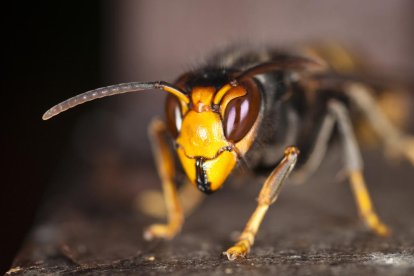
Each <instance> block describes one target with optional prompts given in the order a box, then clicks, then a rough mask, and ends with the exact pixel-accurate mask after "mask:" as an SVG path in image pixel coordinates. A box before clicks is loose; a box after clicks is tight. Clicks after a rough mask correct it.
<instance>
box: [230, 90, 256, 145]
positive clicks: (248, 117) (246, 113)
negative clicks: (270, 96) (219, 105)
mask: <svg viewBox="0 0 414 276" xmlns="http://www.w3.org/2000/svg"><path fill="white" fill-rule="evenodd" d="M247 86H248V87H246V86H245V89H246V91H247V93H246V95H245V96H242V97H237V98H235V99H233V100H231V101H230V102H229V103H228V104H227V106H226V107H225V112H224V118H223V119H224V120H223V121H224V122H223V127H224V134H225V136H226V138H227V139H228V140H230V141H232V142H238V141H240V140H241V139H243V137H245V136H246V134H247V133H248V132H249V130H250V129H251V128H252V127H253V125H254V123H255V122H256V119H257V116H258V114H259V110H260V93H259V92H258V90H257V87H256V85H254V86H253V84H252V83H249V85H247ZM249 88H250V89H254V90H249Z"/></svg>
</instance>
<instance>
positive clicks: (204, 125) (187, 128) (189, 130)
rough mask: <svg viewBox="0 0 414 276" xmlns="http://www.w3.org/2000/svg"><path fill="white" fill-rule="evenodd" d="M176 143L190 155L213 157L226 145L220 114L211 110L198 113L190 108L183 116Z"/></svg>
mask: <svg viewBox="0 0 414 276" xmlns="http://www.w3.org/2000/svg"><path fill="white" fill-rule="evenodd" d="M177 143H178V144H179V145H180V146H181V147H183V148H184V149H185V153H186V154H187V155H188V156H190V157H195V156H200V157H203V158H206V159H209V158H213V157H214V156H215V155H216V154H217V152H218V151H219V150H220V149H221V148H223V147H225V146H228V145H229V143H228V142H227V140H226V137H225V136H224V132H223V126H222V123H221V120H220V116H219V115H218V114H217V113H214V112H212V111H206V112H201V113H198V112H196V111H194V110H190V111H189V112H188V113H187V115H186V116H185V117H184V119H183V122H182V126H181V131H180V134H179V136H178V138H177Z"/></svg>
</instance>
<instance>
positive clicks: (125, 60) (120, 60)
mask: <svg viewBox="0 0 414 276" xmlns="http://www.w3.org/2000/svg"><path fill="white" fill-rule="evenodd" d="M9 5H10V6H9V7H7V8H4V9H3V15H2V16H1V21H2V30H3V31H2V43H1V44H2V51H1V56H2V58H1V67H0V77H1V92H2V96H3V100H2V111H3V116H2V118H3V132H2V133H3V135H1V145H2V154H1V156H2V159H3V160H2V167H3V169H2V174H3V181H1V182H2V185H1V192H0V195H1V199H0V204H1V205H0V221H1V227H0V228H1V233H0V234H1V235H0V262H1V264H0V265H1V268H2V269H4V268H7V267H9V266H10V263H11V261H12V259H13V256H14V255H15V254H16V252H17V250H18V249H19V247H20V246H21V244H22V242H23V239H24V237H25V235H26V234H27V232H28V231H29V229H30V226H31V225H32V223H33V221H34V220H35V216H36V210H38V208H39V206H44V202H45V201H46V198H50V196H51V195H56V194H60V195H61V196H62V195H63V196H64V195H65V193H70V192H71V190H73V189H72V188H73V187H72V186H70V187H68V185H67V184H70V185H72V183H82V180H79V177H78V175H85V173H86V172H88V171H90V170H97V169H98V170H99V169H105V168H108V167H110V166H112V165H114V164H118V163H119V162H122V164H126V165H127V166H129V168H132V169H134V168H139V167H148V166H149V167H150V168H151V169H153V167H152V165H146V164H152V163H151V162H152V161H149V160H150V159H151V157H150V152H149V141H148V140H147V138H146V127H147V125H148V123H149V120H150V118H151V117H153V116H154V114H161V112H162V108H163V103H162V98H163V95H162V94H161V93H144V94H140V95H138V94H136V95H125V96H119V97H114V98H111V99H104V100H101V101H96V102H93V103H90V104H87V105H85V106H82V107H80V108H76V109H74V110H72V111H71V112H67V113H65V114H63V115H62V116H59V117H58V118H54V119H53V120H51V121H48V122H43V121H42V120H41V115H42V113H43V112H44V111H45V110H46V109H48V108H49V107H51V106H52V105H54V104H56V103H58V102H59V101H61V100H63V99H66V98H68V97H70V96H73V95H75V94H77V93H80V92H83V91H86V90H89V89H92V88H96V87H100V86H103V85H108V84H111V83H118V82H127V81H147V80H159V79H161V80H166V81H172V80H173V79H174V78H175V77H176V76H177V75H178V74H180V73H181V72H183V71H185V70H187V69H189V68H192V67H193V66H194V65H196V64H197V63H198V62H199V61H202V60H203V57H205V56H206V53H209V52H211V50H214V49H217V48H220V47H223V46H226V45H229V44H231V43H249V44H257V45H267V44H271V45H278V46H280V45H282V46H288V45H291V44H294V43H300V42H304V41H308V40H311V41H315V40H318V39H333V40H336V41H339V42H343V43H345V44H346V45H351V46H353V47H356V48H357V49H360V50H363V51H364V52H365V53H366V57H367V59H369V60H370V61H371V62H372V63H373V64H374V65H375V67H376V69H379V70H380V71H383V72H385V73H386V74H389V75H390V76H391V77H395V78H397V79H401V80H403V81H407V82H411V83H412V81H411V80H412V77H413V72H414V63H413V60H414V33H413V31H414V27H413V26H414V22H413V18H414V5H413V2H412V1H409V0H399V1H386V0H382V1H364V2H361V1H356V0H352V1H346V2H345V1H341V2H340V1H312V2H304V1H283V2H282V1H280V2H279V1H260V2H253V1H236V0H232V1H219V0H214V1H191V0H180V1H150V0H146V1H133V0H128V1H92V0H91V1H78V2H73V1H71V2H56V1H43V2H40V3H37V2H27V3H24V4H23V3H20V2H19V3H15V4H9ZM120 160H122V161H120ZM144 164H145V165H144ZM118 176H119V175H117V174H115V175H109V176H108V177H107V178H111V177H112V178H111V179H113V180H114V181H116V180H117V177H118ZM136 177H137V178H139V176H136ZM155 177H156V176H155ZM107 178H105V179H107ZM74 179H77V181H73V180H74ZM134 179H135V178H134V177H132V178H130V179H127V180H122V181H124V182H125V183H127V184H125V185H126V186H127V187H126V189H125V190H126V191H122V190H123V186H122V184H121V185H120V189H119V190H117V191H114V193H115V194H116V195H117V196H118V199H119V200H118V201H119V202H121V201H123V200H122V199H123V196H125V194H128V193H130V192H131V191H132V194H134V193H136V192H137V191H138V190H139V189H140V187H131V186H133V185H132V184H133V183H134V181H135V180H134ZM100 180H102V179H100ZM120 181H121V180H120ZM122 181H121V182H122ZM95 182H96V186H93V187H92V188H90V193H89V195H95V196H97V197H101V198H106V197H108V196H109V195H108V194H107V193H108V192H106V191H101V192H99V189H101V188H100V184H101V182H105V181H104V180H102V181H99V179H98V180H97V181H95ZM109 182H111V181H109ZM131 183H132V184H131ZM112 184H113V183H112V182H111V183H110V184H108V185H109V187H111V185H112ZM75 188H76V187H75ZM118 188H119V187H118ZM82 189H83V187H82V186H80V189H78V190H80V191H82ZM96 190H98V192H96ZM46 191H49V192H48V193H46ZM91 191H93V192H91ZM79 194H82V192H80V193H79ZM130 198H131V195H130V197H129V199H130ZM43 208H46V207H43Z"/></svg>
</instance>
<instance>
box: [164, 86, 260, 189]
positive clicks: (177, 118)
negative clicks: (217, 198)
mask: <svg viewBox="0 0 414 276" xmlns="http://www.w3.org/2000/svg"><path fill="white" fill-rule="evenodd" d="M188 97H189V102H188V103H186V102H184V101H182V100H180V99H179V98H177V97H174V95H169V96H168V98H167V102H166V114H167V123H168V127H169V130H170V132H171V133H172V134H173V136H174V137H175V143H176V146H177V147H176V150H177V154H178V157H179V159H180V161H181V164H182V166H183V168H184V171H185V172H186V174H187V176H188V178H189V179H190V180H191V182H192V183H193V184H194V185H196V186H197V188H198V189H199V190H201V191H202V192H204V193H207V194H209V193H212V192H214V191H216V190H218V189H219V188H220V187H221V186H222V185H223V183H224V181H225V180H226V179H227V177H228V176H229V174H230V173H231V172H232V171H233V169H234V167H235V166H236V164H237V161H238V159H239V158H241V157H242V156H243V155H244V154H245V153H246V151H247V150H248V148H249V147H250V146H251V144H252V141H253V139H254V136H255V134H256V132H257V130H256V128H257V125H258V120H259V117H260V116H259V113H260V112H259V111H260V97H261V95H260V91H259V90H258V87H257V85H256V83H255V82H254V81H253V80H251V79H250V80H244V81H243V82H241V83H238V82H236V81H232V82H229V83H226V84H224V85H223V86H221V87H219V88H217V82H215V85H208V83H205V82H204V83H203V85H194V86H192V87H190V90H189V92H188Z"/></svg>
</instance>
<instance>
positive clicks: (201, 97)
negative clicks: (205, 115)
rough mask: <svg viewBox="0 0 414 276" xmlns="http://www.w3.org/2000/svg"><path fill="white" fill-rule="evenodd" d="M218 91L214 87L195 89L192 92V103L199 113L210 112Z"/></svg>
mask: <svg viewBox="0 0 414 276" xmlns="http://www.w3.org/2000/svg"><path fill="white" fill-rule="evenodd" d="M215 92H216V89H215V88H214V87H212V86H208V87H194V88H193V90H192V91H191V101H192V102H193V106H194V108H193V109H194V110H195V111H197V112H203V111H209V110H210V106H211V103H212V101H213V96H214V93H215Z"/></svg>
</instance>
